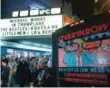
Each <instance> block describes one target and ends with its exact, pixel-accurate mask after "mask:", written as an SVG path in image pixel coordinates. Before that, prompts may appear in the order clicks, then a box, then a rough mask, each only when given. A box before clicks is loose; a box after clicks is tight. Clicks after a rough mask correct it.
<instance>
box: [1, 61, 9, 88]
mask: <svg viewBox="0 0 110 88" xmlns="http://www.w3.org/2000/svg"><path fill="white" fill-rule="evenodd" d="M7 65H8V61H7V60H6V59H4V60H2V66H1V87H7V84H8V81H9V68H8V66H7Z"/></svg>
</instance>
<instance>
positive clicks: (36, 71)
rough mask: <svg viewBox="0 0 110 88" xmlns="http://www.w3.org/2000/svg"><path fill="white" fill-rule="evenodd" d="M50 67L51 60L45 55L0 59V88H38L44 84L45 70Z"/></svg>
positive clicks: (46, 76)
mask: <svg viewBox="0 0 110 88" xmlns="http://www.w3.org/2000/svg"><path fill="white" fill-rule="evenodd" d="M51 67H52V58H49V57H48V56H46V55H41V56H40V57H39V58H38V57H30V58H29V57H24V56H21V57H20V58H16V57H15V56H11V57H10V58H9V57H8V58H7V57H3V58H2V59H1V87H16V86H19V87H25V86H30V84H31V85H33V86H38V85H42V84H43V83H44V80H45V78H48V77H49V76H50V75H49V74H48V75H47V74H46V73H47V72H46V71H47V70H46V69H49V68H51Z"/></svg>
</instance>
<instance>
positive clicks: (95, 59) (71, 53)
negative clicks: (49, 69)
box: [58, 38, 110, 67]
mask: <svg viewBox="0 0 110 88" xmlns="http://www.w3.org/2000/svg"><path fill="white" fill-rule="evenodd" d="M109 42H110V39H105V40H97V41H92V42H85V41H84V40H83V39H81V38H77V39H73V40H68V41H66V42H63V41H61V42H60V43H63V44H61V46H60V43H59V49H58V54H59V55H58V57H59V59H58V60H59V61H58V62H59V67H85V66H86V67H88V66H102V65H103V66H107V65H110V58H109V57H110V43H109ZM62 45H64V46H62Z"/></svg>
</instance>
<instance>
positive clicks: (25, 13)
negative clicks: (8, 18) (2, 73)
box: [12, 8, 61, 17]
mask: <svg viewBox="0 0 110 88" xmlns="http://www.w3.org/2000/svg"><path fill="white" fill-rule="evenodd" d="M50 14H51V15H52V14H54V15H55V14H61V8H51V9H36V10H25V11H14V12H13V13H12V17H18V16H20V17H22V16H28V15H29V16H33V15H36V16H37V15H50Z"/></svg>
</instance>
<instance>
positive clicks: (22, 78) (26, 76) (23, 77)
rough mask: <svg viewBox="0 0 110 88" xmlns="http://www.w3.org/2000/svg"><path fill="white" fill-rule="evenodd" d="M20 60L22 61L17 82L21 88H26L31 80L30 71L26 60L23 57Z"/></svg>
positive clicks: (17, 73) (18, 68)
mask: <svg viewBox="0 0 110 88" xmlns="http://www.w3.org/2000/svg"><path fill="white" fill-rule="evenodd" d="M19 60H20V61H19V64H18V67H17V71H16V80H17V83H18V84H19V85H20V87H24V86H25V84H26V82H27V81H28V80H30V71H29V66H28V64H27V62H26V61H25V58H24V57H23V56H21V57H20V59H19Z"/></svg>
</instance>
